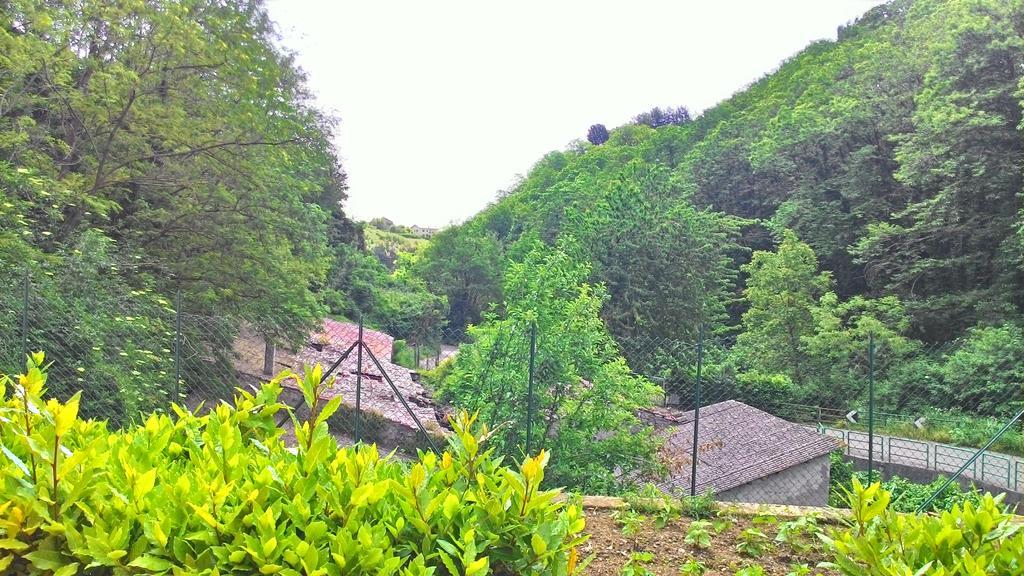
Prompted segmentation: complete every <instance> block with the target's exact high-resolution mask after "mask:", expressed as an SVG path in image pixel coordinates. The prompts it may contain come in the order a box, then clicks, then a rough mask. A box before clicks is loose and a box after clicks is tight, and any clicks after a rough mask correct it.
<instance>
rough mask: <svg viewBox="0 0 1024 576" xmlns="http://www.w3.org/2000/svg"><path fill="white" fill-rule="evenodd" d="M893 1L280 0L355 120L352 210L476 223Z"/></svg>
mask: <svg viewBox="0 0 1024 576" xmlns="http://www.w3.org/2000/svg"><path fill="white" fill-rule="evenodd" d="M879 3H880V2H879V1H878V0H773V1H763V0H748V1H741V0H713V1H700V2H686V1H682V0H676V1H654V0H630V1H629V2H605V1H595V0H589V1H585V0H516V1H514V2H513V1H506V2H502V3H498V2H491V1H484V0H472V1H470V0H466V1H462V0H459V1H450V0H443V1H434V2H424V1H411V0H409V1H394V0H342V1H320V2H317V1H312V0H270V2H269V6H270V14H271V16H272V17H273V18H274V19H275V20H276V21H277V22H278V26H279V28H280V31H281V33H282V35H283V42H284V44H285V46H287V47H288V48H290V49H292V50H294V51H296V52H297V53H298V61H299V64H300V66H302V67H303V68H304V69H305V70H306V71H307V72H308V74H309V80H310V84H311V86H312V88H313V90H314V92H315V93H316V95H317V99H318V101H319V103H320V105H321V107H322V108H324V109H326V110H328V111H330V112H333V113H335V114H336V115H337V116H338V117H340V118H341V125H340V128H339V130H338V134H337V142H336V143H337V147H338V150H339V151H340V153H341V156H342V162H343V163H344V166H345V170H346V171H347V172H348V174H349V184H350V187H351V188H350V191H349V200H348V202H347V210H348V212H349V213H350V214H351V215H352V216H353V217H355V218H356V219H359V220H368V219H370V218H373V217H375V216H386V217H388V218H391V219H392V220H394V221H396V222H398V223H401V224H410V225H411V224H420V225H424V226H440V225H444V224H448V223H450V222H458V221H461V220H464V219H465V218H467V217H468V216H471V215H472V214H473V213H475V212H477V211H478V210H480V209H481V208H483V207H484V206H485V205H486V204H487V203H488V202H490V201H491V200H492V199H493V198H494V196H495V193H496V192H497V191H498V190H499V189H502V188H507V187H508V186H509V185H510V184H511V183H512V182H513V180H514V178H515V176H516V174H525V173H526V172H527V171H528V170H529V169H530V167H531V166H532V165H533V163H534V162H536V161H537V160H539V159H540V157H541V156H543V155H544V154H545V153H546V152H548V151H550V150H555V149H563V148H564V147H565V146H566V144H568V143H569V142H570V141H572V140H574V139H577V138H584V137H585V135H586V132H587V128H588V127H589V126H590V125H591V124H594V123H597V122H600V123H603V124H605V125H606V126H608V127H609V128H612V127H613V126H618V125H621V124H623V123H625V122H626V121H627V120H628V119H629V118H631V117H632V116H634V115H636V114H637V113H639V112H642V111H644V110H647V109H650V108H651V107H653V106H676V105H685V106H687V107H689V108H690V110H691V111H693V112H695V113H696V112H698V111H700V110H703V109H704V108H707V107H709V106H711V105H713V104H715V103H716V102H718V101H720V100H722V99H724V98H727V97H728V96H730V95H731V94H733V93H734V92H736V91H737V90H739V89H741V88H742V87H743V86H745V85H747V84H749V83H751V82H752V81H754V80H756V79H757V78H759V77H761V76H762V75H764V74H765V73H767V72H769V71H771V70H773V69H774V68H776V67H777V66H778V65H779V63H780V62H781V61H782V60H785V59H786V58H788V57H789V56H792V55H793V54H795V53H797V52H798V51H800V49H802V48H803V47H804V46H806V45H807V44H809V43H810V42H812V41H814V40H818V39H822V38H828V39H835V35H836V29H837V27H838V26H839V25H840V24H843V23H846V22H848V21H850V20H852V19H854V18H856V17H857V16H859V15H860V14H862V13H863V12H865V11H867V10H868V9H869V8H870V7H872V6H874V5H876V4H879Z"/></svg>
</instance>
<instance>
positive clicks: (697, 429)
mask: <svg viewBox="0 0 1024 576" xmlns="http://www.w3.org/2000/svg"><path fill="white" fill-rule="evenodd" d="M8 272H10V273H9V276H8V277H9V278H12V279H13V281H11V282H8V283H7V284H6V285H5V288H4V289H3V290H0V373H6V374H16V373H18V372H19V371H20V369H21V368H22V367H23V365H24V355H25V353H26V352H28V351H34V350H43V351H45V352H46V354H47V358H48V360H49V361H51V362H52V363H53V364H52V367H51V369H50V378H49V382H48V387H49V393H50V394H52V395H54V396H56V397H60V398H67V397H68V396H70V395H72V394H74V393H75V392H77V391H79V390H81V391H82V408H81V410H82V414H83V415H84V416H87V417H91V418H97V419H104V420H106V421H108V423H109V424H110V425H111V426H113V427H120V426H124V425H127V424H129V423H133V422H138V421H139V420H140V419H141V418H143V417H144V416H145V415H147V414H149V413H151V412H154V411H167V410H169V406H170V404H171V403H172V402H177V403H179V404H182V405H184V406H186V407H188V408H189V409H192V410H200V409H208V408H210V407H212V406H215V405H217V404H218V403H220V402H222V401H229V400H231V399H232V397H233V395H234V394H235V393H236V390H237V389H238V388H242V389H253V388H255V387H257V386H259V385H261V383H263V382H266V381H267V380H270V379H271V378H273V377H274V376H275V375H277V374H280V373H282V372H284V371H290V372H293V373H296V374H298V375H300V376H301V375H303V374H307V373H308V369H309V367H311V366H313V365H315V364H319V365H320V366H321V367H322V370H323V378H322V380H323V386H322V387H321V389H320V391H319V392H318V394H319V399H318V401H323V402H326V401H329V400H330V399H332V398H336V397H340V398H341V408H340V409H339V410H338V412H337V413H336V414H335V415H334V416H333V417H332V418H331V420H330V421H329V425H330V429H331V431H332V433H333V434H334V435H335V436H336V438H337V439H338V441H339V443H343V444H351V443H355V442H374V443H377V444H379V445H380V446H382V447H383V448H385V449H387V450H392V449H395V450H397V453H398V454H399V455H400V456H403V455H412V454H414V453H415V452H416V451H417V450H422V449H431V448H434V447H437V446H440V445H442V443H443V442H444V436H445V434H446V433H447V426H448V417H449V416H450V414H452V412H453V411H454V410H456V409H466V410H468V411H470V412H471V413H475V414H477V415H478V416H477V417H478V418H479V420H481V421H482V422H484V423H486V424H488V425H489V426H490V427H491V429H492V433H491V437H490V439H489V445H490V446H491V447H493V448H494V449H495V450H497V451H498V453H500V454H502V455H504V456H506V457H507V458H510V459H519V458H521V457H522V456H523V455H524V454H527V453H536V452H538V451H539V450H542V449H543V450H548V451H551V452H552V453H554V454H556V455H557V456H555V457H553V458H552V463H551V465H550V470H549V478H550V481H551V482H552V483H555V484H560V485H565V486H570V487H572V488H573V489H577V490H580V491H584V492H590V493H602V492H619V491H622V490H626V489H630V488H633V487H637V486H640V485H644V484H653V485H655V486H657V487H658V488H660V489H661V490H663V491H666V492H669V493H672V494H675V495H680V496H684V495H699V494H705V493H713V494H714V495H715V497H716V498H718V499H723V500H736V501H749V502H764V503H784V504H805V505H825V504H829V503H831V504H837V503H838V501H837V499H836V497H835V496H836V494H837V490H836V488H837V486H840V485H844V484H846V483H848V482H849V478H850V476H851V475H852V474H861V475H862V476H863V477H864V479H867V478H868V477H869V474H870V475H877V476H880V477H881V479H883V480H886V481H888V482H892V483H894V484H893V486H895V487H898V486H903V485H910V484H911V483H912V484H914V485H918V486H923V488H919V489H918V490H917V492H915V494H916V495H915V496H913V497H911V496H906V498H907V502H910V501H911V500H912V501H913V505H915V506H916V505H923V504H925V503H931V502H932V500H935V501H936V502H937V504H936V506H948V505H950V503H951V502H954V501H956V498H960V497H962V496H963V494H969V493H970V490H971V489H972V486H976V487H977V488H979V489H983V490H990V491H993V492H1006V493H1007V501H1008V502H1011V503H1015V502H1018V501H1020V500H1021V498H1022V497H1024V496H1022V494H1024V428H1022V422H1021V419H1017V420H1014V416H1015V415H1017V414H1019V413H1020V411H1021V410H1022V409H1024V390H1022V386H1021V382H1022V381H1024V369H1022V368H1021V365H1022V363H1021V362H1020V358H1018V356H1019V354H1017V353H1015V352H1014V351H1013V350H1004V348H1005V347H1006V346H1007V343H1006V342H1007V339H1006V338H1003V337H1000V335H999V334H995V335H994V336H993V337H992V338H991V339H988V340H986V339H984V338H979V337H977V336H976V335H970V336H968V337H965V338H964V339H963V340H958V341H952V342H946V343H942V344H923V343H918V342H913V341H910V340H907V339H898V338H891V337H884V338H883V337H875V336H874V335H872V334H870V333H868V332H865V333H864V335H863V336H864V337H863V338H860V337H858V338H852V339H850V338H848V339H847V340H846V341H842V342H840V344H837V345H834V346H830V347H822V348H814V347H813V346H801V347H799V348H792V347H787V343H785V342H778V343H773V346H769V347H767V348H766V347H764V346H763V345H756V344H751V342H749V341H747V340H745V339H744V336H742V335H741V336H733V335H729V334H724V335H723V334H714V333H710V332H708V331H706V330H704V329H694V330H688V331H687V332H686V333H689V334H697V335H698V336H697V337H696V338H690V339H685V340H683V339H672V338H663V337H642V336H629V337H622V336H620V337H619V338H612V337H611V336H610V335H608V334H607V332H606V331H605V330H604V329H603V328H602V329H601V330H588V327H587V326H583V325H576V324H573V322H577V321H578V319H576V318H573V317H570V318H569V319H568V320H561V321H559V322H562V323H561V324H553V323H552V321H550V320H548V319H545V318H533V317H523V318H506V319H499V318H491V319H488V321H486V322H483V323H481V325H480V326H470V327H469V328H468V329H459V330H446V329H443V328H439V327H438V326H439V324H438V323H437V322H436V321H430V322H427V321H422V319H421V320H418V321H416V322H408V323H404V324H403V323H393V325H390V326H386V327H374V328H371V327H368V326H361V325H360V323H359V322H351V321H343V320H334V319H329V318H328V319H324V320H318V321H299V320H295V319H292V318H289V317H287V316H286V315H280V316H275V315H273V314H265V315H262V316H260V317H242V316H237V315H228V314H222V315H211V314H201V313H193V312H191V311H189V303H188V302H184V303H180V304H179V303H178V302H175V301H170V300H168V299H166V298H163V297H160V296H158V295H155V294H152V293H150V292H147V291H146V290H138V291H132V292H131V293H130V296H129V297H124V298H121V299H116V300H115V299H110V300H99V301H98V300H96V299H91V298H89V297H86V296H74V297H72V296H66V295H67V294H73V293H75V291H74V290H70V289H67V286H65V287H64V289H63V290H58V289H55V286H57V287H59V283H61V282H64V283H67V284H70V285H73V284H74V283H75V282H76V279H74V278H52V277H45V276H41V277H32V278H30V277H28V276H27V275H24V274H20V273H18V271H8ZM61 294H64V295H65V296H61ZM758 346H761V347H760V348H758ZM282 388H283V391H282V399H283V401H284V402H285V403H287V404H288V405H289V406H290V407H292V409H293V410H294V411H295V412H296V415H297V416H298V418H299V419H300V420H302V419H304V418H305V417H306V416H307V415H308V412H309V408H308V406H307V403H306V401H305V399H304V398H303V393H302V389H301V386H300V384H299V381H298V380H295V379H286V380H284V381H282ZM280 425H281V427H282V428H283V430H284V431H283V434H284V438H285V439H286V441H294V440H293V439H294V432H293V430H292V423H291V421H290V420H289V419H287V418H282V419H281V422H280ZM944 478H953V481H952V482H951V486H945V485H944V480H943V479H944ZM900 483H903V484H900ZM922 494H923V495H924V496H931V497H932V498H930V499H927V501H926V499H925V498H924V497H923V496H921V495H922ZM907 506H910V504H909V503H908V504H907Z"/></svg>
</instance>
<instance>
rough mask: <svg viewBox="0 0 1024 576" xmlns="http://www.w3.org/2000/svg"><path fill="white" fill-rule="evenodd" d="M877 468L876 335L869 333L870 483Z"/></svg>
mask: <svg viewBox="0 0 1024 576" xmlns="http://www.w3.org/2000/svg"><path fill="white" fill-rule="evenodd" d="M874 469H875V335H874V334H873V333H872V334H868V483H871V482H873V481H874V475H873V472H874Z"/></svg>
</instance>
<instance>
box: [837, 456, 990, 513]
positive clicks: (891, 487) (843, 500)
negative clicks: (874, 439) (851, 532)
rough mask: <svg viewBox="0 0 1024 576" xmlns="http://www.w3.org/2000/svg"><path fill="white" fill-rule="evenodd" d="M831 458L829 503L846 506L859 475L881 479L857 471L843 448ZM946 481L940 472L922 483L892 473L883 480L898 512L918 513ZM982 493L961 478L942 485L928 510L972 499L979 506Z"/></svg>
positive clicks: (864, 480) (863, 479) (863, 481)
mask: <svg viewBox="0 0 1024 576" xmlns="http://www.w3.org/2000/svg"><path fill="white" fill-rule="evenodd" d="M829 458H830V464H831V467H830V468H831V469H830V474H829V496H828V503H829V506H834V507H836V508H845V507H847V505H848V504H849V502H848V498H849V489H850V487H851V486H852V485H853V479H854V478H856V479H857V481H858V482H860V483H861V484H871V482H872V481H878V473H877V472H876V473H875V474H873V476H874V478H871V479H869V478H868V474H867V472H854V471H853V464H851V463H850V461H848V460H846V459H845V458H844V457H843V455H842V453H841V452H833V453H832V454H830V455H829ZM945 483H946V477H945V476H941V475H940V476H939V477H937V478H936V479H935V480H933V481H932V482H929V483H927V484H921V483H918V482H914V481H911V480H908V479H906V478H903V477H901V476H893V477H891V478H889V479H888V480H885V481H883V482H882V489H883V490H885V491H887V492H888V493H889V495H890V502H889V506H890V507H891V508H892V510H893V511H895V512H906V513H916V512H917V510H918V509H919V508H920V507H921V506H922V505H923V504H924V503H925V502H927V501H928V499H929V498H931V497H932V496H933V495H935V494H936V493H937V492H938V491H939V489H940V488H943V485H944V484H945ZM981 500H982V493H981V492H980V491H979V490H978V489H977V488H975V487H974V486H973V485H972V487H971V488H968V489H964V488H962V487H961V486H960V484H959V483H958V482H953V483H951V484H949V486H946V487H945V488H943V490H942V492H941V493H939V494H938V495H937V496H935V498H934V499H933V500H932V501H931V503H930V504H929V505H928V509H927V511H928V512H942V511H943V510H952V509H953V507H954V506H963V505H964V504H966V503H967V502H970V503H972V504H974V505H975V506H977V505H978V504H980V503H981Z"/></svg>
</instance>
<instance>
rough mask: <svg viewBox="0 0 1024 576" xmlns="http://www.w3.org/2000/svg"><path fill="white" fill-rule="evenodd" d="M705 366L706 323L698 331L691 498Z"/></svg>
mask: <svg viewBox="0 0 1024 576" xmlns="http://www.w3.org/2000/svg"><path fill="white" fill-rule="evenodd" d="M703 365H704V323H703V322H701V324H700V327H699V328H698V329H697V375H696V378H695V379H694V387H693V388H694V391H693V452H692V453H691V458H690V496H696V495H697V448H698V440H699V437H700V386H701V368H702V367H703Z"/></svg>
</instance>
